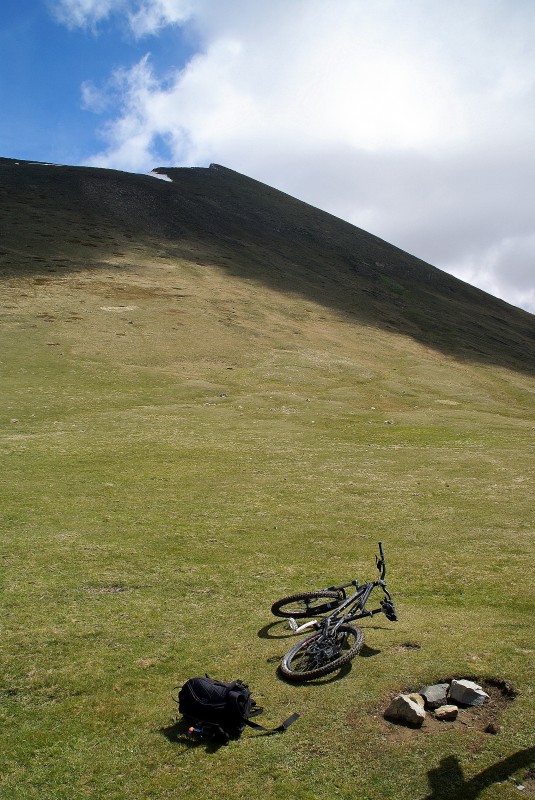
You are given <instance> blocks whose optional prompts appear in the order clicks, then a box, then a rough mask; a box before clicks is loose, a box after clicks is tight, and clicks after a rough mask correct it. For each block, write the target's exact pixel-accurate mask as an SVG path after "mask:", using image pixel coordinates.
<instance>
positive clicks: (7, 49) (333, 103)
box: [0, 0, 535, 313]
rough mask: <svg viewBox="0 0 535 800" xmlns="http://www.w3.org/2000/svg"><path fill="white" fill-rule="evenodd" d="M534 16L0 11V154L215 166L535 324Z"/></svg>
mask: <svg viewBox="0 0 535 800" xmlns="http://www.w3.org/2000/svg"><path fill="white" fill-rule="evenodd" d="M534 41H535V2H534V0H449V2H447V3H445V2H444V1H443V0H25V2H21V1H20V0H2V3H1V5H0V156H4V157H8V158H21V159H29V160H36V161H47V162H53V163H61V164H73V165H81V164H89V165H92V166H99V167H109V168H114V169H122V170H127V171H131V172H150V171H151V170H152V169H153V168H154V167H157V166H207V165H208V164H210V163H212V162H215V163H218V164H223V165H224V166H227V167H230V168H232V169H235V170H237V171H239V172H242V173H244V174H246V175H249V176H250V177H253V178H256V179H257V180H260V181H263V182H265V183H267V184H269V185H270V186H274V187H276V188H278V189H281V190H282V191H285V192H287V193H289V194H291V195H293V196H295V197H298V198H300V199H301V200H305V201H306V202H308V203H311V204H312V205H314V206H317V207H318V208H321V209H324V210H325V211H328V212H330V213H332V214H335V215H336V216H338V217H341V218H343V219H346V220H348V221H349V222H352V223H353V224H355V225H357V226H359V227H361V228H364V229H365V230H367V231H369V232H370V233H373V234H375V235H377V236H380V237H381V238H383V239H386V240H387V241H388V242H390V243H392V244H395V245H397V246H398V247H401V248H402V249H403V250H406V251H408V252H410V253H412V254H413V255H416V256H418V257H420V258H422V259H423V260H424V261H427V262H428V263H430V264H433V265H434V266H437V267H439V268H440V269H443V270H446V271H447V272H450V273H452V274H454V275H456V276H457V277H459V278H461V279H462V280H465V281H467V282H469V283H472V284H474V285H475V286H478V287H480V288H481V289H483V290H485V291H487V292H490V293H491V294H494V295H495V296H497V297H501V298H502V299H504V300H506V301H507V302H509V303H512V304H513V305H516V306H519V307H521V308H524V309H526V310H528V311H531V312H532V313H535V47H534V46H533V42H534Z"/></svg>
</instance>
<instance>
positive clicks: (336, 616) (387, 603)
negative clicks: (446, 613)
mask: <svg viewBox="0 0 535 800" xmlns="http://www.w3.org/2000/svg"><path fill="white" fill-rule="evenodd" d="M379 554H380V557H379V558H378V557H377V556H375V562H376V565H377V569H378V570H379V574H380V577H379V579H378V580H376V581H369V582H368V583H365V584H363V585H362V586H359V582H358V580H354V581H350V582H349V583H343V584H341V585H340V586H330V587H329V589H332V590H335V591H341V592H343V594H344V596H345V589H347V588H348V587H349V586H354V587H355V592H354V594H352V595H351V597H344V599H343V600H342V602H341V603H340V604H339V605H338V606H337V607H336V608H335V609H334V610H333V611H331V613H330V614H328V615H327V616H326V617H323V619H322V620H321V621H320V622H317V623H316V625H315V627H316V629H317V630H320V629H322V628H323V629H324V630H326V631H329V632H331V631H335V630H337V629H338V628H339V627H340V625H343V624H346V623H349V622H354V621H355V620H358V619H364V618H365V617H373V616H374V615H375V614H383V613H384V614H386V616H387V618H388V619H390V620H391V621H396V620H397V615H396V611H395V608H394V601H393V600H392V595H391V594H390V592H389V591H388V589H387V588H386V581H385V574H386V564H385V557H384V553H383V545H382V542H379ZM376 588H381V589H382V590H383V592H384V594H385V597H386V599H385V600H382V601H381V603H380V606H379V608H374V609H372V610H371V611H368V610H367V609H366V603H367V602H368V600H369V598H370V595H371V593H372V592H373V590H374V589H376ZM351 609H353V611H354V612H356V613H352V611H351Z"/></svg>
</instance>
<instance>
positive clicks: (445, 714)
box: [435, 705, 459, 722]
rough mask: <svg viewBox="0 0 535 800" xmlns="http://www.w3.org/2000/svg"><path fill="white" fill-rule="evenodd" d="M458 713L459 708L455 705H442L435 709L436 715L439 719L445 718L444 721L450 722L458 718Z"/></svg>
mask: <svg viewBox="0 0 535 800" xmlns="http://www.w3.org/2000/svg"><path fill="white" fill-rule="evenodd" d="M458 713H459V708H458V707H457V706H454V705H451V706H450V705H446V706H440V708H437V710H436V711H435V717H436V718H437V719H441V720H443V721H444V722H449V721H452V720H454V719H457V714H458Z"/></svg>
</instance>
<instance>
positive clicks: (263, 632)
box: [257, 619, 305, 639]
mask: <svg viewBox="0 0 535 800" xmlns="http://www.w3.org/2000/svg"><path fill="white" fill-rule="evenodd" d="M283 625H286V628H283V627H281V626H283ZM277 626H279V627H280V632H279V635H278V636H277V635H276V634H273V633H272V632H271V629H272V628H276V627H277ZM257 635H258V637H259V638H260V639H289V638H290V637H291V636H295V633H294V631H292V629H291V628H290V627H289V626H288V620H283V619H278V620H276V621H275V622H270V623H269V624H268V625H264V627H263V628H260V630H259V631H258V634H257ZM304 635H305V634H303V636H304Z"/></svg>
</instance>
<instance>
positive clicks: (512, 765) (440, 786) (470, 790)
mask: <svg viewBox="0 0 535 800" xmlns="http://www.w3.org/2000/svg"><path fill="white" fill-rule="evenodd" d="M534 763H535V747H528V748H527V749H526V750H520V751H519V752H518V753H514V754H513V755H511V756H508V757H507V758H505V759H504V760H503V761H499V762H498V763H496V764H493V765H492V766H491V767H487V769H484V770H483V771H482V772H480V773H479V774H478V775H474V777H473V778H470V780H466V779H465V777H464V774H463V770H462V767H461V765H460V763H459V759H458V758H457V756H447V757H446V758H443V759H442V760H441V762H440V766H438V767H437V768H436V769H432V770H430V771H429V772H428V780H429V785H430V787H431V794H428V795H426V797H424V798H423V800H475V798H476V797H477V796H478V795H479V794H481V792H482V791H483V790H484V789H487V788H488V787H489V786H491V785H492V784H493V783H501V782H502V781H505V780H507V779H508V778H510V777H511V775H512V774H513V773H515V772H516V771H517V770H519V769H522V767H529V766H531V765H532V764H534Z"/></svg>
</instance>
